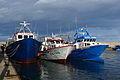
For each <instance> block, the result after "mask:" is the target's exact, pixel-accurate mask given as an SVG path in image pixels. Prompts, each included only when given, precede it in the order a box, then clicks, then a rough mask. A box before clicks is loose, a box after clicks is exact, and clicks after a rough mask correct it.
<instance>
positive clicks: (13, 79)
mask: <svg viewBox="0 0 120 80" xmlns="http://www.w3.org/2000/svg"><path fill="white" fill-rule="evenodd" d="M2 44H5V42H0V47H1V45H2ZM0 80H20V78H19V76H18V74H17V72H16V70H15V68H14V66H13V65H12V63H11V62H10V61H9V59H8V57H7V55H6V54H5V53H2V50H1V48H0Z"/></svg>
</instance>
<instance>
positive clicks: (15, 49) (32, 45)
mask: <svg viewBox="0 0 120 80" xmlns="http://www.w3.org/2000/svg"><path fill="white" fill-rule="evenodd" d="M40 45H41V43H40V42H38V41H37V40H35V39H32V38H26V39H23V40H19V41H16V42H13V43H12V44H10V45H8V46H7V48H6V53H7V55H8V56H9V57H10V58H12V59H15V60H16V61H18V62H25V63H29V62H33V61H34V60H35V58H36V57H37V54H38V52H39V47H40Z"/></svg>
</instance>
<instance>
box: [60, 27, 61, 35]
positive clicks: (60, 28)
mask: <svg viewBox="0 0 120 80" xmlns="http://www.w3.org/2000/svg"><path fill="white" fill-rule="evenodd" d="M60 34H61V26H60Z"/></svg>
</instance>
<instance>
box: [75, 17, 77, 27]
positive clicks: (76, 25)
mask: <svg viewBox="0 0 120 80" xmlns="http://www.w3.org/2000/svg"><path fill="white" fill-rule="evenodd" d="M77 24H78V19H77V16H76V17H75V27H76V29H77Z"/></svg>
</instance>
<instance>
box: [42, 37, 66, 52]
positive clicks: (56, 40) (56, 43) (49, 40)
mask: <svg viewBox="0 0 120 80" xmlns="http://www.w3.org/2000/svg"><path fill="white" fill-rule="evenodd" d="M43 39H44V42H43V43H42V47H41V51H45V50H48V49H52V48H57V47H61V46H65V45H67V44H65V43H64V40H63V39H61V38H60V37H56V36H55V35H54V37H53V35H52V37H44V38H43Z"/></svg>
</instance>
